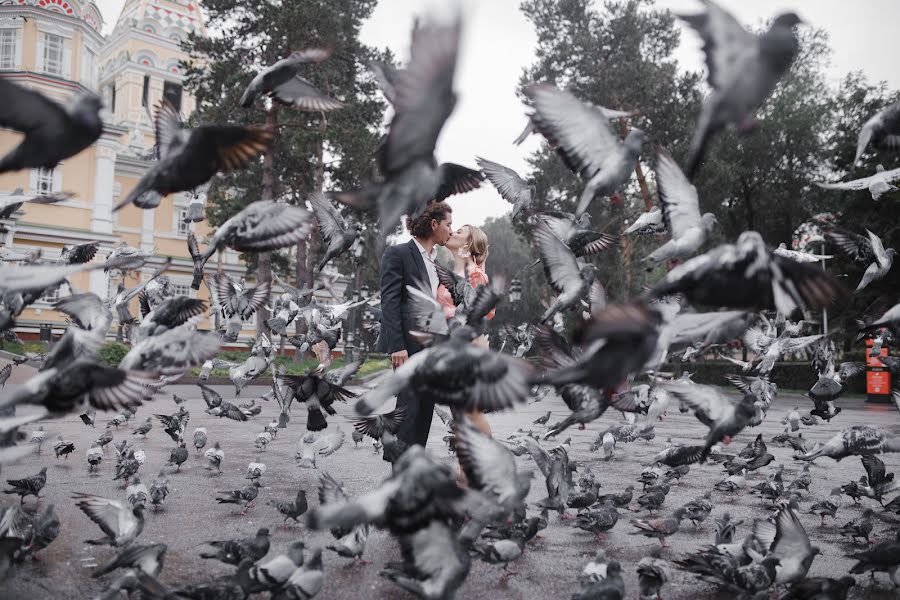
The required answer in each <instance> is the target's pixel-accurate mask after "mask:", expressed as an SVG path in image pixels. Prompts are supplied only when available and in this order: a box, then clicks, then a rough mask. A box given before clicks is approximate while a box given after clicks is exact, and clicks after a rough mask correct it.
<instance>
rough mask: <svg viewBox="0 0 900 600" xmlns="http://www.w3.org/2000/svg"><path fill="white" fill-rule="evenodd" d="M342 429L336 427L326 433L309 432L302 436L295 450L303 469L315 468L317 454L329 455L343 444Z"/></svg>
mask: <svg viewBox="0 0 900 600" xmlns="http://www.w3.org/2000/svg"><path fill="white" fill-rule="evenodd" d="M344 437H345V436H344V431H343V430H342V429H338V430H337V431H334V432H332V433H330V434H328V435H317V434H315V433H313V432H309V433H307V434H306V435H304V436H303V439H302V440H301V441H302V443H301V444H300V449H299V450H298V451H297V455H296V458H297V461H298V465H299V466H300V467H302V468H304V469H315V468H317V467H316V457H317V456H331V455H332V454H334V453H335V452H337V451H338V450H339V449H340V447H341V446H343V445H344Z"/></svg>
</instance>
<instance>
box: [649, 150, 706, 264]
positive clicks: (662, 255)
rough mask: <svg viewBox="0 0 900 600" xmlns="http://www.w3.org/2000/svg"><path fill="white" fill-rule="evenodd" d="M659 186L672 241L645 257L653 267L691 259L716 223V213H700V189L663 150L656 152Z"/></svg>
mask: <svg viewBox="0 0 900 600" xmlns="http://www.w3.org/2000/svg"><path fill="white" fill-rule="evenodd" d="M656 184H657V187H658V189H659V203H660V205H661V207H662V215H663V221H664V222H665V225H666V229H668V230H669V233H670V235H671V236H672V239H671V240H669V241H668V242H666V243H665V244H663V245H662V246H660V247H659V248H657V249H656V250H654V251H653V252H651V253H650V254H649V255H648V256H647V257H645V258H644V260H643V262H645V263H648V264H649V266H650V267H651V268H652V267H654V266H656V265H659V264H661V263H664V262H666V261H669V260H672V259H675V258H687V257H689V256H692V255H693V254H694V253H696V252H697V250H699V249H700V246H702V245H703V244H704V243H705V242H706V239H707V237H709V235H710V233H712V230H713V227H715V225H716V223H717V221H716V216H715V215H714V214H712V213H704V214H703V215H701V214H700V198H699V196H698V195H697V188H695V187H694V186H693V185H691V182H690V181H688V179H687V177H685V176H684V173H682V172H681V169H680V168H679V167H678V164H677V163H676V162H675V159H673V158H672V156H671V155H670V154H669V153H668V152H667V151H666V150H664V149H663V148H660V149H659V150H657V153H656Z"/></svg>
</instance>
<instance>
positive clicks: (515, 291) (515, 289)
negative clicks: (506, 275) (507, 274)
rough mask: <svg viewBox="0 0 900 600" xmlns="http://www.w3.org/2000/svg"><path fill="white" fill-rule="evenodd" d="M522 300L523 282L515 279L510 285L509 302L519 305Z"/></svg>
mask: <svg viewBox="0 0 900 600" xmlns="http://www.w3.org/2000/svg"><path fill="white" fill-rule="evenodd" d="M521 299H522V282H521V281H519V280H518V279H513V280H512V281H511V282H510V283H509V301H510V302H512V303H513V304H515V303H517V302H518V301H519V300H521Z"/></svg>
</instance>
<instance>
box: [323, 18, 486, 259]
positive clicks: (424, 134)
mask: <svg viewBox="0 0 900 600" xmlns="http://www.w3.org/2000/svg"><path fill="white" fill-rule="evenodd" d="M461 31H462V23H461V19H460V17H459V15H455V16H454V17H453V18H452V19H451V20H450V21H449V22H446V23H438V22H436V21H435V22H432V21H431V20H428V21H417V22H416V26H415V28H414V29H413V33H412V45H411V48H410V61H409V64H408V65H407V67H406V68H405V69H403V70H401V71H399V72H397V81H396V85H395V90H396V95H395V96H394V101H393V105H394V116H393V118H392V119H391V123H390V127H389V130H388V135H387V138H386V139H385V141H384V144H383V145H382V147H381V148H380V150H379V153H378V166H379V170H380V171H381V173H382V174H383V176H384V180H383V181H381V182H379V183H372V184H370V185H369V187H367V188H365V189H363V190H359V191H349V192H348V191H343V192H332V194H331V197H332V198H334V199H335V200H337V201H338V202H341V203H343V204H347V205H349V206H353V207H355V208H361V209H369V208H374V207H377V208H378V213H379V223H380V228H381V234H382V235H381V236H379V237H378V238H376V241H377V244H379V245H382V244H383V243H384V242H383V239H384V237H383V236H386V235H389V234H390V233H391V232H392V231H393V230H394V229H395V228H396V227H397V225H398V224H399V223H400V219H401V217H402V216H403V215H404V214H406V215H408V216H409V217H411V218H415V217H416V216H418V215H419V214H421V212H422V210H424V208H425V206H426V205H427V204H428V203H429V202H432V201H442V200H444V199H446V198H447V197H449V196H451V195H453V194H459V193H465V192H469V191H472V190H474V189H476V188H478V187H479V186H480V185H481V183H482V181H484V176H483V175H482V174H481V172H480V171H476V170H475V169H470V168H468V167H464V166H462V165H458V164H455V163H443V164H438V162H437V159H436V158H435V156H434V149H435V144H436V142H437V139H438V137H439V136H440V133H441V130H442V129H443V127H444V123H445V122H446V120H447V118H448V117H449V116H450V115H451V114H452V112H453V109H454V107H455V106H456V92H455V91H454V90H453V79H454V72H455V71H456V61H457V54H458V51H459V42H460V35H461ZM375 252H376V255H378V256H380V255H381V252H380V248H376V249H375Z"/></svg>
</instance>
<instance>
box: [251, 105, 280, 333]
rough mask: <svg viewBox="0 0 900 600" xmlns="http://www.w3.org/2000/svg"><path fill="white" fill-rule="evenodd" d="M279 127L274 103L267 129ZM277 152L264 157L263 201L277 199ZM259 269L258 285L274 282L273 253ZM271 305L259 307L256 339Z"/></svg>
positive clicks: (260, 258) (262, 258)
mask: <svg viewBox="0 0 900 600" xmlns="http://www.w3.org/2000/svg"><path fill="white" fill-rule="evenodd" d="M277 127H278V106H277V105H276V104H275V103H272V107H271V108H270V109H269V111H268V112H267V113H266V129H268V130H269V131H272V132H275V130H276V128H277ZM274 154H275V151H274V149H273V148H272V147H269V149H268V150H266V153H265V155H264V156H263V168H262V199H263V200H274V199H275V189H274V188H275V172H274V171H275V156H274ZM257 261H258V264H257V269H256V283H257V285H262V284H263V283H266V282H271V281H272V253H271V252H260V253H259V255H258V256H257ZM268 304H269V298H266V301H265V302H264V303H263V305H262V306H260V307H259V310H257V311H256V339H259V337H260V336H261V335H262V334H263V331H264V330H265V327H266V321H267V320H268V319H269V317H270V316H271V315H270V314H269V311H268V309H266V306H267V305H268Z"/></svg>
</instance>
